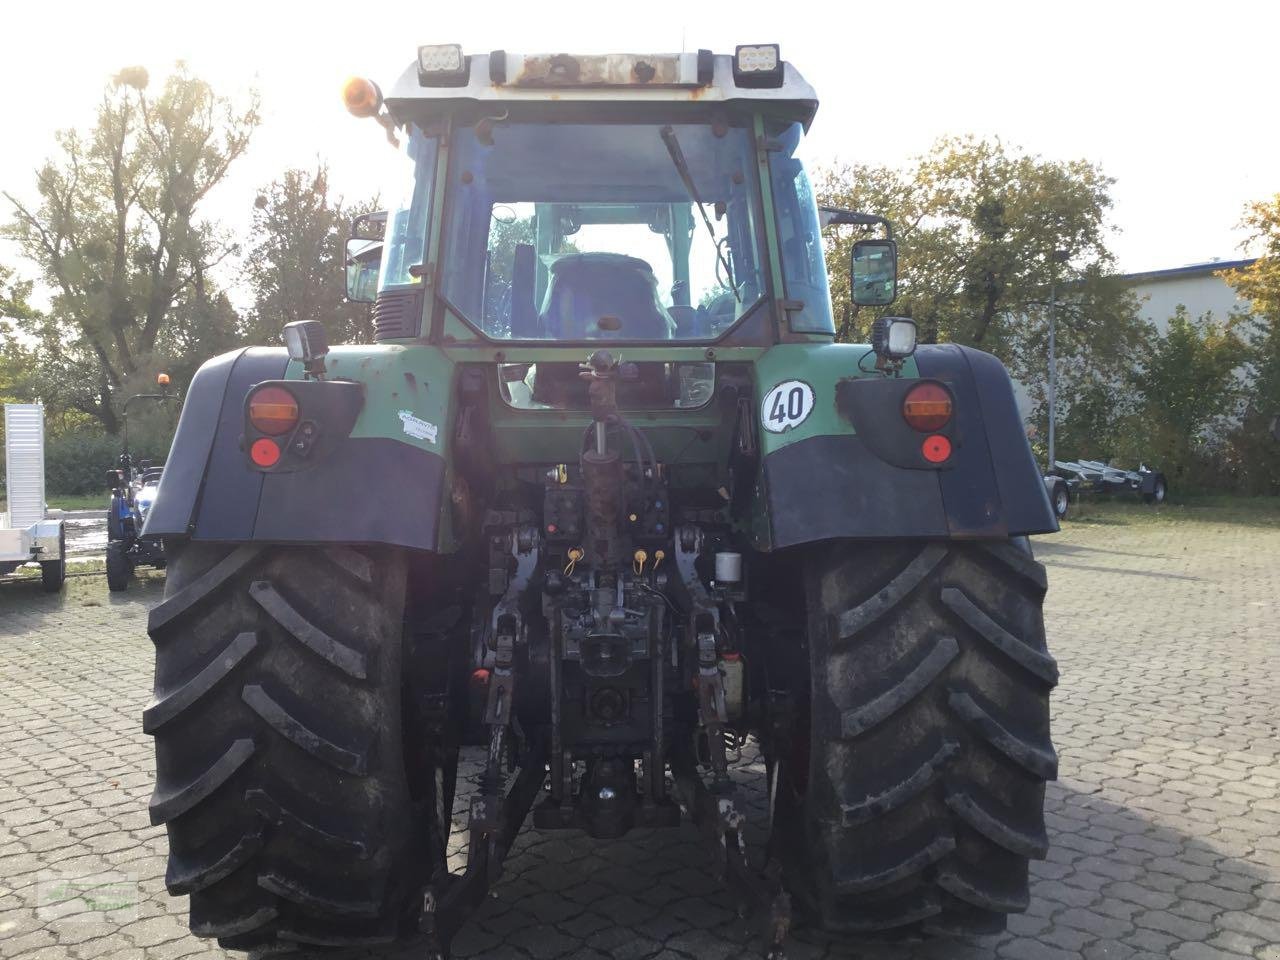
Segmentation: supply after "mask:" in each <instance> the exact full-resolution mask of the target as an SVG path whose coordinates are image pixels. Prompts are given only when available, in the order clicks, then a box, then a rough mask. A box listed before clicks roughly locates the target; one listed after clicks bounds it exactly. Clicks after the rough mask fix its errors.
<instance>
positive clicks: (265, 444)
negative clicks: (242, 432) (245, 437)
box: [249, 437, 280, 467]
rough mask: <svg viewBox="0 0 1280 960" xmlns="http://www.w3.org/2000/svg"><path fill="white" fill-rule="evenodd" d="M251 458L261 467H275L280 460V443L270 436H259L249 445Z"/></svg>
mask: <svg viewBox="0 0 1280 960" xmlns="http://www.w3.org/2000/svg"><path fill="white" fill-rule="evenodd" d="M249 459H250V460H252V461H253V462H254V464H256V465H257V466H259V467H274V466H275V465H276V464H277V463H278V462H279V461H280V445H279V444H278V443H276V442H275V441H274V440H272V439H270V438H268V437H259V438H258V439H257V440H255V441H253V444H252V445H251V446H250V447H249Z"/></svg>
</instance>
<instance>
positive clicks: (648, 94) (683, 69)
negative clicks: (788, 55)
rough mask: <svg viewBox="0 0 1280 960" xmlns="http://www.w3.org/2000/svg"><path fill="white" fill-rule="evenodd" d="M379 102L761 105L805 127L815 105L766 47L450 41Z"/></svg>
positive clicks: (431, 111) (432, 110)
mask: <svg viewBox="0 0 1280 960" xmlns="http://www.w3.org/2000/svg"><path fill="white" fill-rule="evenodd" d="M743 51H749V53H748V54H747V56H751V55H752V54H754V53H755V52H756V51H764V52H765V54H764V55H765V56H766V57H773V58H775V59H774V60H773V61H769V60H766V61H765V64H766V66H768V65H769V64H770V63H772V68H771V69H769V70H767V71H760V70H758V69H753V67H752V66H751V65H750V61H744V53H743ZM744 62H745V63H746V64H747V65H746V66H745V67H744ZM757 62H758V61H757ZM441 64H443V69H441V68H440V65H441ZM386 102H387V107H388V109H389V110H390V111H391V113H392V114H393V115H394V116H395V117H396V118H397V119H400V120H408V119H415V120H423V119H429V118H431V117H432V116H441V115H444V114H446V113H451V112H452V111H453V110H455V109H457V108H458V107H460V106H464V105H467V104H489V103H492V104H494V105H495V106H498V105H504V106H511V105H516V104H520V105H533V104H539V103H546V104H553V103H554V104H565V105H570V104H572V105H577V106H579V107H581V106H590V105H602V106H603V105H609V104H648V105H653V104H663V103H670V104H687V105H692V104H725V105H730V104H738V105H747V104H762V105H767V106H768V108H769V112H770V113H772V114H774V115H776V116H780V117H784V118H787V119H791V120H797V121H799V122H800V123H803V124H804V126H805V127H806V128H807V127H808V126H809V124H810V123H811V122H812V121H813V115H814V113H815V112H816V111H817V109H818V98H817V95H816V94H815V93H814V90H813V87H811V86H809V84H808V83H806V82H805V79H804V78H803V77H802V76H800V73H799V71H797V70H796V69H795V67H793V66H792V65H791V64H789V63H787V62H785V61H783V60H782V59H781V58H780V57H778V55H777V47H776V46H773V45H762V46H759V47H739V48H738V51H737V52H736V53H735V54H734V55H732V56H730V55H724V54H721V55H716V54H712V53H711V52H710V51H707V50H701V51H698V52H696V53H665V54H630V53H610V54H586V55H576V54H566V53H557V54H519V53H508V52H505V51H502V50H495V51H494V52H492V53H487V54H486V53H481V54H473V55H470V56H463V54H462V51H461V48H459V47H456V46H453V45H444V46H437V47H421V48H419V59H418V62H417V63H413V64H410V66H409V67H408V69H406V70H405V71H404V73H403V74H402V75H401V76H400V79H399V80H397V81H396V83H395V84H394V86H393V87H392V88H391V89H390V91H389V92H388V94H387V97H386Z"/></svg>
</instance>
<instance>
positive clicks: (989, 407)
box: [143, 45, 1058, 957]
mask: <svg viewBox="0 0 1280 960" xmlns="http://www.w3.org/2000/svg"><path fill="white" fill-rule="evenodd" d="M345 98H346V101H347V106H348V108H349V109H350V110H351V111H352V112H353V113H355V114H357V115H359V116H366V117H372V118H374V119H376V120H378V121H379V123H381V125H382V126H383V127H384V128H385V131H386V134H387V137H388V138H390V139H392V140H393V141H396V142H397V143H398V145H399V149H400V151H401V154H402V156H403V180H402V183H401V186H402V188H403V189H402V191H401V193H400V197H399V199H398V201H397V202H396V203H395V204H394V205H393V206H392V207H391V208H390V209H389V210H388V211H387V212H386V214H385V223H384V222H383V220H381V219H375V220H373V221H372V223H373V227H374V228H373V229H368V228H369V226H370V221H366V222H364V223H363V224H362V225H358V226H363V227H364V228H365V229H364V230H363V231H361V230H356V231H355V236H354V237H353V239H352V240H351V241H350V244H349V248H348V260H347V264H348V266H347V271H348V287H349V293H350V295H351V296H352V298H353V299H368V300H371V301H372V304H373V306H372V311H373V317H374V319H375V321H376V331H377V332H376V334H375V336H374V340H375V342H374V343H372V344H369V345H352V346H334V347H330V346H329V345H328V344H327V342H326V340H325V337H324V331H323V330H322V329H321V328H320V327H319V325H318V324H315V323H300V324H290V325H289V326H288V327H287V328H286V329H285V331H284V339H285V344H286V347H285V348H284V349H281V348H278V347H253V348H248V349H243V350H239V351H236V352H233V353H228V354H225V355H223V356H220V357H217V358H215V359H213V360H210V361H209V362H208V363H206V364H205V365H204V366H203V367H202V368H201V369H200V371H199V373H198V374H197V375H196V377H195V379H194V381H193V382H192V384H191V387H190V390H189V393H188V397H187V401H186V405H185V407H184V408H183V411H182V417H181V421H180V424H179V427H178V432H177V435H176V439H175V440H174V443H173V448H172V450H171V453H170V456H169V459H168V461H167V464H166V467H165V471H164V477H163V480H162V482H161V486H160V490H159V494H158V496H157V498H156V501H155V503H154V505H153V507H152V508H151V512H150V514H149V516H148V518H147V523H146V529H145V535H146V536H148V537H151V538H159V539H161V540H163V542H164V551H165V557H166V559H167V562H168V569H169V575H168V579H167V583H166V587H165V596H164V600H163V601H162V602H161V603H159V604H158V605H157V606H156V607H155V608H154V609H153V610H152V612H151V618H150V624H149V629H150V634H151V637H152V639H153V640H154V642H155V646H156V674H155V699H154V701H153V702H152V703H151V705H150V706H148V707H147V709H146V712H145V714H144V718H143V721H144V726H145V729H146V731H147V732H148V733H150V734H152V735H153V736H154V737H155V747H156V770H157V772H156V788H155V793H154V796H153V798H152V801H151V805H150V812H151V817H152V820H153V822H155V823H157V824H160V823H163V824H166V825H167V828H168V835H169V867H168V874H167V877H166V880H167V884H168V888H169V890H170V892H171V893H173V894H174V895H189V896H190V924H191V930H192V932H193V933H195V934H197V935H198V936H204V937H216V938H218V940H219V942H220V943H221V944H222V945H223V946H224V947H226V948H229V949H245V950H254V949H262V950H277V949H287V948H289V947H299V948H310V947H312V946H345V945H353V944H366V943H385V942H392V941H397V940H402V939H406V938H414V937H418V938H421V942H422V944H424V954H425V955H426V956H428V957H445V956H447V955H448V950H449V943H450V940H451V939H452V937H453V936H454V934H455V933H456V931H457V930H458V929H459V927H460V926H461V925H462V924H463V923H464V922H465V919H466V917H467V916H468V914H469V912H470V911H472V910H473V909H474V908H475V907H476V905H478V904H479V903H480V902H482V901H483V899H484V897H485V895H486V892H487V891H488V890H489V888H490V886H491V885H492V884H493V883H494V882H495V880H496V879H497V878H498V877H499V876H500V874H501V871H502V865H503V860H504V857H505V856H506V854H507V852H508V850H509V848H510V846H511V844H512V841H513V839H514V837H515V835H516V833H517V831H518V830H519V829H520V828H521V825H522V824H523V823H524V822H525V821H526V820H528V819H529V818H530V814H531V815H532V823H533V826H534V827H535V828H536V829H538V830H541V831H554V830H563V831H585V832H586V833H588V834H590V835H591V836H593V837H597V838H617V837H621V836H623V835H624V834H625V833H627V831H628V830H629V829H631V828H632V827H647V828H659V827H675V826H677V825H678V824H680V823H681V822H682V820H685V821H693V822H694V823H696V824H698V825H699V826H700V827H701V833H702V835H704V836H705V837H706V840H707V846H708V849H709V851H710V855H711V856H712V857H714V858H715V860H716V864H715V866H716V868H717V871H718V872H719V873H721V874H722V875H723V876H724V877H725V878H726V882H727V883H728V884H729V885H730V886H731V888H732V890H733V892H734V894H735V895H736V896H737V897H738V898H739V900H740V902H741V903H742V905H743V907H744V909H745V910H746V911H748V912H749V913H750V914H751V915H753V916H754V917H756V918H758V919H759V921H760V924H761V932H762V937H761V949H762V951H763V952H764V953H765V954H766V955H767V956H772V957H779V956H782V951H783V941H784V938H785V936H786V934H787V930H788V927H789V926H790V925H791V922H792V917H793V911H794V914H795V915H796V918H797V920H798V921H800V922H805V923H809V924H812V925H814V926H817V927H821V928H823V929H826V930H828V931H833V932H836V933H838V934H845V935H849V936H865V935H883V936H899V935H903V934H905V935H918V934H922V933H927V932H943V933H960V934H974V933H987V932H993V931H997V930H1000V929H1003V927H1004V925H1005V919H1006V915H1007V914H1009V913H1011V912H1017V911H1020V910H1022V909H1024V908H1025V907H1026V906H1027V896H1028V888H1027V863H1028V860H1029V859H1034V858H1039V857H1043V856H1044V855H1045V852H1046V844H1047V840H1046V834H1045V826H1044V819H1043V801H1044V789H1045V781H1046V780H1049V779H1052V778H1053V777H1054V776H1055V774H1056V769H1057V759H1056V756H1055V753H1054V750H1053V746H1052V744H1051V742H1050V738H1049V692H1050V690H1051V689H1052V687H1053V686H1054V684H1055V682H1056V681H1057V677H1058V671H1057V666H1056V664H1055V662H1054V660H1053V659H1052V657H1050V655H1049V654H1048V652H1047V650H1046V646H1045V636H1044V626H1043V620H1042V614H1041V608H1042V602H1043V598H1044V594H1045V588H1046V581H1045V573H1044V570H1043V568H1042V567H1041V566H1040V565H1039V564H1038V563H1036V562H1035V560H1033V559H1032V556H1031V551H1030V548H1029V546H1028V541H1027V535H1029V534H1034V533H1044V532H1049V531H1053V530H1055V529H1056V522H1055V519H1054V516H1053V512H1052V510H1051V509H1050V506H1049V503H1048V499H1047V497H1046V494H1045V488H1044V485H1043V483H1042V482H1041V478H1040V476H1039V474H1038V472H1037V468H1036V463H1035V461H1034V459H1033V458H1032V455H1031V452H1030V450H1029V448H1028V446H1027V442H1026V439H1025V437H1024V435H1023V431H1022V425H1021V422H1020V420H1019V417H1018V413H1017V410H1016V407H1015V404H1014V398H1013V393H1012V390H1011V387H1010V382H1009V378H1008V376H1007V374H1006V373H1005V371H1004V369H1003V368H1002V367H1001V365H1000V364H999V362H998V361H996V360H995V359H994V358H993V357H991V356H989V355H988V354H985V353H981V352H978V351H975V350H970V349H967V348H964V347H960V346H955V345H922V346H920V347H919V348H917V347H916V343H915V326H914V324H913V323H912V322H911V321H910V320H905V319H895V318H886V319H883V320H881V321H878V322H877V324H876V326H875V331H874V337H873V342H872V343H869V344H845V343H836V342H834V341H835V327H834V324H833V322H832V312H831V300H830V295H829V292H828V286H827V273H826V267H825V265H824V259H823V242H822V229H823V227H824V225H827V224H842V223H843V224H848V225H852V227H853V228H854V229H856V230H859V231H862V233H863V238H862V239H860V240H859V242H858V243H857V244H856V245H855V247H854V252H853V255H852V262H851V264H850V270H851V281H852V288H853V292H854V298H855V301H856V302H858V303H860V304H866V305H873V306H883V305H886V304H888V303H890V302H891V301H892V299H893V297H894V291H895V284H896V267H895V262H896V252H895V246H894V243H893V240H892V239H891V236H890V227H889V224H888V223H886V222H885V221H884V220H883V219H882V218H880V217H879V216H876V215H874V214H868V213H859V212H853V211H840V210H823V211H819V209H818V208H817V206H816V204H815V201H814V195H813V190H812V187H811V185H810V182H809V180H808V178H807V176H806V174H805V170H804V168H803V166H802V164H801V162H800V161H799V160H798V159H797V156H796V155H797V152H798V150H799V148H800V144H801V140H802V137H803V135H804V132H805V131H806V129H807V128H808V126H809V125H810V123H811V121H812V120H813V117H814V113H815V111H816V108H817V100H816V97H815V94H814V92H813V90H812V88H810V87H809V86H808V85H807V84H806V83H805V81H804V80H803V79H802V78H801V76H800V75H799V73H797V71H796V70H795V69H794V68H793V67H792V66H791V65H790V64H787V63H785V62H784V61H782V59H781V58H780V56H779V52H778V49H777V47H776V46H773V45H758V46H751V47H739V48H737V50H736V52H735V53H734V55H732V56H724V55H722V56H715V55H712V54H711V53H710V52H708V51H700V52H697V53H683V54H669V55H667V54H664V55H652V56H648V55H629V54H628V55H607V56H571V55H568V54H556V55H554V56H533V55H519V54H515V53H510V52H503V51H495V52H493V53H490V54H488V55H470V56H467V55H464V54H463V52H462V50H461V49H460V48H458V47H456V46H435V47H422V48H420V49H419V52H418V60H417V62H416V63H414V64H413V65H411V66H410V67H409V69H408V70H407V71H406V72H405V73H404V74H403V75H402V76H401V77H400V79H399V80H398V81H397V82H396V83H395V84H394V86H392V87H391V88H390V91H389V93H388V94H387V96H386V97H385V98H384V97H383V95H382V92H381V91H380V90H379V89H378V88H377V87H376V86H374V85H373V84H372V83H370V82H368V81H363V80H355V81H352V82H350V83H349V84H348V86H347V88H346V90H345ZM362 234H363V235H362ZM749 740H751V741H754V744H755V747H753V749H758V750H759V753H760V755H761V756H762V758H763V761H764V765H763V766H764V770H765V773H764V777H765V782H764V783H763V784H762V787H761V794H763V793H764V792H767V796H768V798H769V803H768V813H767V821H768V822H767V823H762V824H761V826H762V827H764V828H765V829H767V836H768V842H767V844H765V845H764V846H762V847H759V846H754V845H753V846H748V845H747V844H746V843H745V840H744V830H745V827H746V820H745V810H746V807H745V804H744V801H743V798H742V797H741V796H740V794H739V787H738V785H737V783H736V781H735V778H734V777H732V776H731V771H732V761H731V758H732V757H733V756H734V755H735V754H736V753H737V752H738V751H739V749H740V748H742V747H743V746H745V745H746V744H747V742H748V741H749ZM468 748H475V749H477V751H478V752H480V751H483V755H484V756H485V758H486V760H485V768H484V773H483V776H482V777H481V779H480V781H479V783H478V786H477V788H476V790H475V792H474V794H473V795H472V796H471V798H470V806H469V813H468V816H467V817H466V820H465V823H461V822H460V823H459V824H458V830H460V831H461V830H465V831H466V836H467V850H466V860H465V869H461V870H454V871H453V872H451V871H450V865H449V863H448V861H447V856H446V854H447V850H448V849H449V836H450V832H451V830H452V829H453V827H454V825H453V821H452V816H451V812H452V809H453V805H454V793H455V786H456V783H457V770H458V757H459V751H460V750H463V749H468ZM738 776H739V778H740V777H741V773H739V774H738ZM758 795H759V794H758Z"/></svg>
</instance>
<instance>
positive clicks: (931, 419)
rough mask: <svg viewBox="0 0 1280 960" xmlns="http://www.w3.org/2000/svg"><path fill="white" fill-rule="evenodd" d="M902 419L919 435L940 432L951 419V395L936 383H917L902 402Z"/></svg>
mask: <svg viewBox="0 0 1280 960" xmlns="http://www.w3.org/2000/svg"><path fill="white" fill-rule="evenodd" d="M902 418H903V419H904V420H906V421H907V423H908V425H910V426H911V427H912V428H913V429H916V430H919V431H920V432H921V433H932V432H933V431H934V430H941V429H942V428H943V427H945V426H946V425H947V421H949V420H950V419H951V394H950V393H948V392H947V389H946V387H943V386H942V385H941V384H937V383H918V384H916V385H915V386H914V387H912V388H911V389H910V390H908V391H907V395H906V397H905V398H904V399H903V401H902Z"/></svg>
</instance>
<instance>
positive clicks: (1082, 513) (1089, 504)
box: [1063, 494, 1280, 527]
mask: <svg viewBox="0 0 1280 960" xmlns="http://www.w3.org/2000/svg"><path fill="white" fill-rule="evenodd" d="M1160 523H1234V524H1241V525H1244V526H1250V527H1280V497H1240V496H1231V495H1228V494H1213V495H1205V496H1187V497H1179V498H1178V499H1176V500H1172V501H1169V502H1168V503H1162V504H1160V505H1159V506H1155V505H1153V504H1147V503H1143V502H1142V501H1141V500H1138V499H1136V498H1132V497H1116V498H1113V499H1112V498H1107V497H1096V496H1086V497H1084V498H1082V499H1081V500H1078V501H1072V503H1071V512H1070V513H1068V514H1067V519H1066V521H1065V523H1064V524H1063V525H1064V527H1070V526H1071V525H1073V524H1081V525H1086V524H1097V525H1099V526H1138V525H1144V524H1160Z"/></svg>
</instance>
